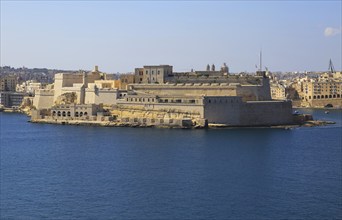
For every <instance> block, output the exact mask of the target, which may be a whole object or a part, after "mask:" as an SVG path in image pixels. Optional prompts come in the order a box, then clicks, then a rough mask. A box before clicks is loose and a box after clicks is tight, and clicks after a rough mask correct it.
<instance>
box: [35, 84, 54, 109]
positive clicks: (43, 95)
mask: <svg viewBox="0 0 342 220" xmlns="http://www.w3.org/2000/svg"><path fill="white" fill-rule="evenodd" d="M53 102H54V90H45V89H38V90H36V93H35V96H34V98H33V106H35V107H36V108H37V109H48V108H51V106H52V105H53Z"/></svg>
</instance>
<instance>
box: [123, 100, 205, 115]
mask: <svg viewBox="0 0 342 220" xmlns="http://www.w3.org/2000/svg"><path fill="white" fill-rule="evenodd" d="M118 104H119V105H120V107H125V108H126V109H129V108H131V109H137V110H142V111H150V112H151V115H153V114H155V115H158V111H159V112H164V113H167V114H169V116H170V117H172V116H171V114H173V115H174V116H179V114H181V115H183V116H184V117H190V118H192V117H196V118H203V116H204V110H203V104H185V103H184V104H183V103H151V104H145V103H130V102H125V101H120V102H118ZM153 117H155V116H153Z"/></svg>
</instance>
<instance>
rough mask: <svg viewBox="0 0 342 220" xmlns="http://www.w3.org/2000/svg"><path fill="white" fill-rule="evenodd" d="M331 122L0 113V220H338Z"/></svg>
mask: <svg viewBox="0 0 342 220" xmlns="http://www.w3.org/2000/svg"><path fill="white" fill-rule="evenodd" d="M299 111H301V112H307V113H311V114H314V116H315V117H316V118H317V119H328V120H334V121H336V122H337V124H336V125H332V126H327V127H315V128H297V129H293V130H283V129H266V128H265V129H222V130H221V129H217V130H180V129H153V128H145V129H142V128H140V129H139V128H102V127H82V126H63V125H45V124H32V123H27V120H28V118H27V117H26V116H24V115H20V114H9V113H0V120H1V148H0V149H1V151H0V152H1V186H0V189H1V191H0V193H1V194H0V205H1V209H0V211H1V212H0V215H1V216H0V217H1V219H41V218H49V219H280V218H281V219H342V199H341V198H342V168H341V167H342V154H341V152H342V146H341V145H342V144H341V142H342V141H341V134H342V119H341V117H342V116H341V114H342V112H341V111H340V110H331V111H330V114H324V110H302V109H300V110H299Z"/></svg>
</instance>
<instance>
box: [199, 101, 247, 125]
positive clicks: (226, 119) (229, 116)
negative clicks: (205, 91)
mask: <svg viewBox="0 0 342 220" xmlns="http://www.w3.org/2000/svg"><path fill="white" fill-rule="evenodd" d="M204 103H205V106H204V118H206V119H207V120H208V122H209V123H216V124H229V125H238V124H240V111H241V109H240V108H241V104H242V99H241V97H205V99H204Z"/></svg>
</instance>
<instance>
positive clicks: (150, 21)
mask: <svg viewBox="0 0 342 220" xmlns="http://www.w3.org/2000/svg"><path fill="white" fill-rule="evenodd" d="M0 4H1V59H0V61H1V66H5V65H8V66H13V67H20V66H26V67H29V68H35V67H37V68H51V69H70V70H78V69H85V70H90V69H92V68H93V67H94V65H98V66H99V68H100V70H102V71H104V72H112V73H114V72H132V71H133V70H134V68H136V67H141V66H143V65H159V64H169V65H173V66H174V70H175V71H190V70H191V69H194V70H204V69H205V68H206V65H207V64H210V65H211V64H215V65H216V67H217V68H219V67H220V66H221V65H222V64H223V63H227V65H228V66H229V68H230V71H231V72H242V71H248V72H252V71H255V70H256V65H259V52H260V50H262V51H263V67H265V66H266V67H267V68H268V69H269V70H271V71H284V72H286V71H326V70H328V66H329V59H332V61H333V64H334V66H335V69H336V70H341V60H342V56H341V53H342V52H341V28H342V24H341V6H342V5H341V4H342V3H341V1H299V2H296V1H288V2H272V1H260V2H259V1H243V2H236V1H215V2H209V1H208V2H207V1H185V2H179V1H175V2H173V1H170V2H152V1H129V2H119V1H96V2H95V1H62V2H58V1H45V2H44V1H31V2H24V1H14V2H12V1H1V3H0Z"/></svg>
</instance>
